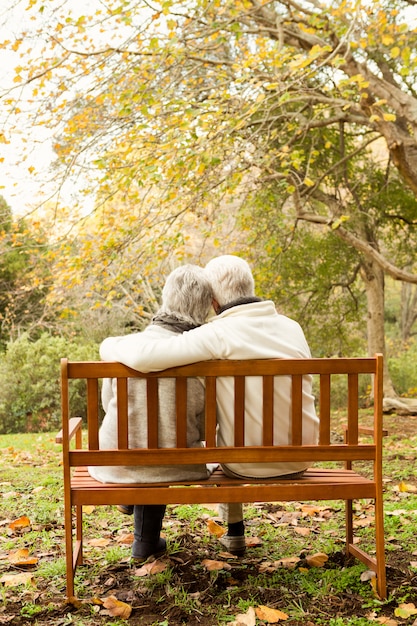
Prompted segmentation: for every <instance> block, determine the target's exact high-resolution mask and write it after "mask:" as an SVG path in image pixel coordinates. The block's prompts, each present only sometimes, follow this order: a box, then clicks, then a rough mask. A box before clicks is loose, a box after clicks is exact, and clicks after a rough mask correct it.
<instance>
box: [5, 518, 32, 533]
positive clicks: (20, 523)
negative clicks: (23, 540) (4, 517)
mask: <svg viewBox="0 0 417 626" xmlns="http://www.w3.org/2000/svg"><path fill="white" fill-rule="evenodd" d="M29 526H30V519H29V518H28V517H27V516H26V515H22V516H21V517H18V518H17V519H15V520H14V521H13V522H10V524H9V528H11V529H12V530H19V528H28V527H29Z"/></svg>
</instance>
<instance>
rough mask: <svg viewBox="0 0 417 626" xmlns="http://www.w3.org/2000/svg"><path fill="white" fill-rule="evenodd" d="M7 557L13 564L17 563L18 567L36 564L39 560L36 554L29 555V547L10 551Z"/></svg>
mask: <svg viewBox="0 0 417 626" xmlns="http://www.w3.org/2000/svg"><path fill="white" fill-rule="evenodd" d="M7 558H8V561H9V562H10V563H12V564H13V565H17V566H18V567H25V566H27V565H36V563H37V562H38V558H37V557H36V556H31V557H30V556H29V550H28V548H20V550H15V551H14V552H10V554H9V556H8V557H7Z"/></svg>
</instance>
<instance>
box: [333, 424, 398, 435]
mask: <svg viewBox="0 0 417 626" xmlns="http://www.w3.org/2000/svg"><path fill="white" fill-rule="evenodd" d="M347 429H348V427H347V425H346V424H343V430H344V431H345V433H346V432H347ZM358 433H359V434H360V435H370V436H371V435H373V434H374V429H373V428H372V426H358ZM382 436H383V437H388V429H387V428H383V429H382Z"/></svg>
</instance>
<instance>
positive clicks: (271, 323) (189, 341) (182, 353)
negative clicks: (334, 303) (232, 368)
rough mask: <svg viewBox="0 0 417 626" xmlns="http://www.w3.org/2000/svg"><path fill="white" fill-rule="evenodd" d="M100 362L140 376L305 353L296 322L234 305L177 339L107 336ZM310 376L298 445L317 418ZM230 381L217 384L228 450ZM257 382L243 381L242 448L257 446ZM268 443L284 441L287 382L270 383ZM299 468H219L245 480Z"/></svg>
mask: <svg viewBox="0 0 417 626" xmlns="http://www.w3.org/2000/svg"><path fill="white" fill-rule="evenodd" d="M100 355H101V358H102V359H103V360H114V361H120V362H122V363H125V364H126V365H128V366H130V367H132V368H133V369H137V370H141V371H144V372H149V371H159V370H162V369H165V368H167V367H171V366H174V365H185V364H187V363H194V362H197V361H207V360H210V359H252V358H261V359H262V358H308V357H310V349H309V346H308V344H307V341H306V339H305V336H304V333H303V331H302V329H301V327H300V326H299V324H298V323H297V322H295V321H294V320H291V319H289V318H288V317H285V316H284V315H280V314H278V313H277V311H276V309H275V305H274V303H273V302H271V301H262V302H253V303H250V304H241V305H238V306H234V307H232V308H230V309H228V310H226V311H224V312H223V313H221V314H220V315H218V316H217V317H215V318H213V319H212V321H210V322H209V323H207V324H205V325H204V326H200V327H199V328H196V329H193V330H190V331H188V332H185V333H183V334H181V335H175V336H172V337H169V338H164V339H160V338H156V337H150V336H149V335H147V334H146V333H137V334H133V335H129V336H128V337H109V338H107V339H105V340H104V341H103V343H102V344H101V346H100ZM311 384H312V381H311V377H309V376H306V377H304V381H303V403H304V415H303V443H306V444H308V443H316V441H317V436H318V418H317V415H316V411H315V407H314V397H313V395H312V389H311ZM232 385H233V381H232V380H230V379H229V378H224V379H223V380H222V381H221V382H219V387H218V390H219V393H218V411H219V429H218V444H219V445H233V410H229V409H230V407H233V387H232ZM261 389H262V387H261V381H260V379H259V378H257V377H254V378H253V379H250V380H249V381H248V382H247V393H246V399H247V407H246V418H245V420H246V421H245V433H246V435H245V437H246V439H245V442H246V445H261V444H262V440H261V436H262V430H261V423H262V415H261V413H260V411H259V406H260V402H259V398H260V397H261V396H262V391H261ZM274 406H275V421H274V443H275V444H286V443H288V442H289V438H290V411H291V390H290V380H289V378H288V377H282V378H280V379H277V380H276V382H275V404H274ZM306 467H307V466H306V465H305V464H303V463H275V464H267V463H257V464H254V463H252V464H245V465H243V464H236V463H233V464H227V465H226V466H225V469H229V470H230V471H231V472H234V473H237V474H239V475H242V476H248V477H267V476H279V475H284V474H290V473H293V472H298V471H302V470H304V469H306Z"/></svg>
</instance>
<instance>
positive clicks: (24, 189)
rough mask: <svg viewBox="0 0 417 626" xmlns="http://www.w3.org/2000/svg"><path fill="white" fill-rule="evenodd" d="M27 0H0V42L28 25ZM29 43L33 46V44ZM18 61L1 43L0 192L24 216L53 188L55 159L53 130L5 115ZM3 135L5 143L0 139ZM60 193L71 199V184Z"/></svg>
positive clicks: (72, 1)
mask: <svg viewBox="0 0 417 626" xmlns="http://www.w3.org/2000/svg"><path fill="white" fill-rule="evenodd" d="M27 1H28V0H2V2H1V6H0V42H3V41H6V40H8V41H11V42H13V41H14V40H15V39H18V38H19V33H20V31H21V29H22V28H27V27H29V28H30V27H31V21H30V20H29V15H30V14H29V13H28V11H26V10H25V6H26V5H27ZM49 1H50V2H51V3H55V4H56V5H60V4H61V5H64V4H65V10H70V9H75V10H77V9H78V11H81V12H82V11H84V12H85V11H86V6H85V3H83V2H80V1H79V0H65V2H59V1H56V0H49ZM99 1H100V0H89V3H88V10H91V11H92V10H94V7H95V6H96V5H97V4H98V3H99ZM38 15H39V14H38ZM31 45H32V48H36V44H35V45H33V44H31ZM39 45H40V44H39ZM21 63H22V61H21V59H20V53H19V51H16V52H13V51H12V50H10V49H8V50H6V49H5V47H4V46H2V45H0V195H2V196H4V198H5V199H6V201H7V202H8V204H9V205H10V207H11V208H12V211H13V212H14V213H16V214H20V215H25V214H26V213H28V212H31V211H33V210H34V209H35V208H36V207H37V206H38V205H39V204H40V203H42V202H44V201H46V200H48V198H50V197H51V195H53V194H54V192H55V191H56V184H52V183H51V182H50V179H51V178H52V174H51V171H50V166H51V164H52V163H53V161H54V159H55V155H54V152H53V149H52V141H53V132H52V131H51V130H48V129H47V128H45V127H43V128H41V127H35V126H31V125H30V124H29V123H28V121H27V119H26V121H25V117H24V116H21V115H19V118H18V119H19V125H18V126H16V120H15V119H14V116H13V115H10V114H7V113H6V110H5V107H4V106H2V99H1V97H2V96H3V97H7V92H8V90H9V89H13V95H14V96H15V97H16V95H17V93H18V91H16V83H14V82H13V79H14V77H15V71H14V68H15V67H16V66H18V65H19V64H21ZM27 92H28V93H29V92H30V89H29V90H27ZM28 93H26V94H25V92H22V94H21V97H22V108H23V106H28V104H27V100H28ZM2 134H4V137H5V138H6V141H7V143H4V142H3V141H2V140H1V137H2ZM60 193H61V199H62V201H63V202H65V203H68V204H71V203H73V202H74V188H73V187H71V185H70V184H68V185H67V186H65V185H64V187H63V188H62V189H61V192H60Z"/></svg>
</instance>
